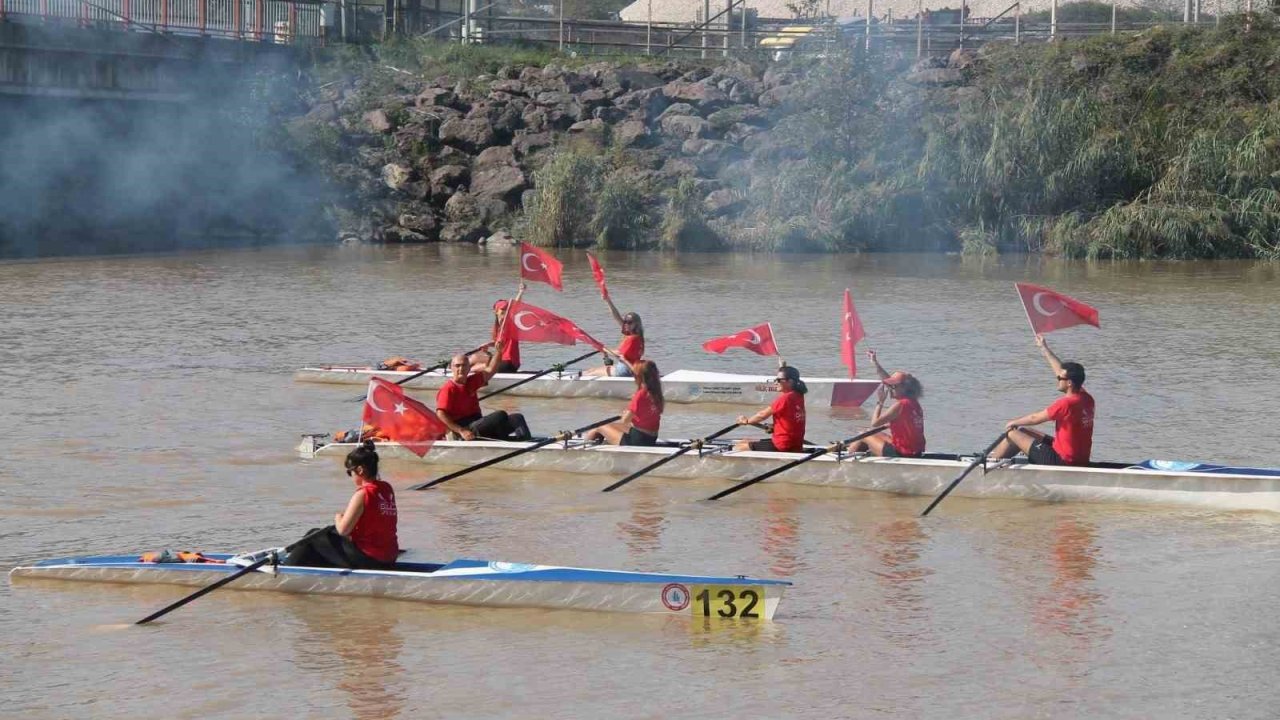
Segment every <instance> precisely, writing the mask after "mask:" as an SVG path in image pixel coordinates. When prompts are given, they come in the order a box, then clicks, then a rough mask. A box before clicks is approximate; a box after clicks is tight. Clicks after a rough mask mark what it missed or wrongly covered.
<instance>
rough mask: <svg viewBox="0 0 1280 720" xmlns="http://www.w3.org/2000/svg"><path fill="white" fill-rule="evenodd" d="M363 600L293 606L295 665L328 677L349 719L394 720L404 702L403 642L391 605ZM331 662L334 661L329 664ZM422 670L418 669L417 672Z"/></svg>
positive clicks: (337, 600) (340, 600)
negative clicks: (298, 626)
mask: <svg viewBox="0 0 1280 720" xmlns="http://www.w3.org/2000/svg"><path fill="white" fill-rule="evenodd" d="M387 605H388V604H387V602H386V601H380V600H366V599H362V598H334V599H332V600H331V601H330V600H329V599H327V598H326V599H323V600H319V599H317V598H307V599H306V601H305V602H300V603H297V604H296V605H295V606H294V608H293V613H292V615H293V617H295V618H297V619H298V620H300V621H301V624H302V626H303V627H302V628H301V630H300V631H299V632H297V633H296V634H295V635H294V638H295V639H294V643H295V645H296V650H297V656H296V659H295V663H296V665H297V666H298V667H300V668H303V669H306V670H311V671H315V672H317V673H320V674H323V675H332V676H333V680H332V682H331V683H329V684H331V685H332V686H333V687H336V688H337V689H339V690H341V691H342V692H343V694H344V695H345V697H346V702H347V707H348V708H350V710H351V715H352V717H356V718H361V719H362V720H364V719H367V720H375V719H377V718H394V717H399V716H400V715H401V714H402V713H403V711H404V709H405V704H406V702H407V701H408V689H407V688H406V687H404V685H403V684H402V683H401V682H400V680H401V679H402V678H404V677H405V676H406V673H405V669H404V667H403V666H402V665H400V663H399V662H398V660H399V657H400V652H401V650H402V649H403V647H404V638H403V637H401V636H400V634H399V632H397V628H396V625H397V621H396V618H395V616H394V615H392V614H390V613H391V612H393V611H394V609H395V608H394V607H392V608H388V606H387ZM333 658H336V659H337V660H338V661H339V662H337V663H334V662H333ZM419 670H421V668H419Z"/></svg>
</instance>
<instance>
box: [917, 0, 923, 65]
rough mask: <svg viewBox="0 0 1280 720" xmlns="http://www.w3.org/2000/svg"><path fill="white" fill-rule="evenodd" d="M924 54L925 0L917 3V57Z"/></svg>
mask: <svg viewBox="0 0 1280 720" xmlns="http://www.w3.org/2000/svg"><path fill="white" fill-rule="evenodd" d="M923 55H924V0H920V1H919V2H918V3H916V59H917V60H919V59H920V58H921V57H922V56H923Z"/></svg>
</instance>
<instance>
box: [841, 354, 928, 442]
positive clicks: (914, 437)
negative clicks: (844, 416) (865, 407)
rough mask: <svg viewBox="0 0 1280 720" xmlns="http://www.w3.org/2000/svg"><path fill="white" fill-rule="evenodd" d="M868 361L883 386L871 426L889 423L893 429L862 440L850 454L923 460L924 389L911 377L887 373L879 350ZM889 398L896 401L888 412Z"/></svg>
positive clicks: (879, 391) (901, 372)
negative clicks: (887, 400)
mask: <svg viewBox="0 0 1280 720" xmlns="http://www.w3.org/2000/svg"><path fill="white" fill-rule="evenodd" d="M867 357H868V358H870V359H871V362H872V363H873V364H874V365H875V366H876V372H877V373H878V374H879V375H880V383H881V385H880V388H879V389H878V390H877V391H876V397H877V401H876V409H875V412H873V413H872V414H871V426H872V427H875V426H877V425H884V424H885V423H888V424H889V429H888V430H883V431H881V432H878V433H876V434H875V435H871V436H870V437H867V438H864V439H862V440H859V441H858V442H856V443H854V444H853V445H850V446H849V450H850V451H852V452H859V451H867V452H870V453H871V454H872V455H878V456H880V457H920V456H921V455H923V454H924V447H925V439H924V408H923V407H921V406H920V397H921V396H923V395H924V387H923V386H921V385H920V381H919V380H917V379H916V378H915V376H914V375H912V374H911V373H907V372H903V371H901V370H898V371H896V372H894V373H889V372H888V371H886V370H885V369H884V366H882V365H881V364H880V360H879V359H877V357H876V351H875V350H868V351H867ZM886 389H887V390H886ZM886 394H891V395H893V398H894V403H893V405H891V406H890V407H889V409H888V410H885V409H884V401H885V398H886Z"/></svg>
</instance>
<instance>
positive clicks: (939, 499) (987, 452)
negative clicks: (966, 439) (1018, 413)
mask: <svg viewBox="0 0 1280 720" xmlns="http://www.w3.org/2000/svg"><path fill="white" fill-rule="evenodd" d="M1008 434H1009V431H1008V430H1005V431H1004V432H1002V433H1000V437H998V438H996V439H995V442H993V443H991V444H990V445H988V446H987V449H986V450H983V451H982V454H980V455H978V457H976V458H974V460H973V462H971V463H969V467H967V468H965V469H964V472H962V473H960V476H959V477H957V478H956V479H955V480H952V481H951V484H950V485H948V486H947V488H946V489H945V490H943V491H942V492H941V493H938V497H936V498H934V499H933V502H931V503H929V507H927V508H925V509H924V512H922V513H920V517H924V516H926V515H928V514H929V513H931V512H933V509H934V508H935V507H937V506H938V503H940V502H942V498H944V497H946V496H948V495H950V494H951V491H952V490H955V489H956V486H957V485H959V484H960V481H961V480H963V479H964V478H965V476H966V475H968V474H969V473H970V472H972V471H973V469H974V468H976V467H978V465H980V464H982V463H984V462H986V460H987V456H988V455H990V454H991V451H992V450H995V449H996V446H997V445H999V444H1000V442H1001V441H1002V440H1004V439H1005V437H1006V436H1008Z"/></svg>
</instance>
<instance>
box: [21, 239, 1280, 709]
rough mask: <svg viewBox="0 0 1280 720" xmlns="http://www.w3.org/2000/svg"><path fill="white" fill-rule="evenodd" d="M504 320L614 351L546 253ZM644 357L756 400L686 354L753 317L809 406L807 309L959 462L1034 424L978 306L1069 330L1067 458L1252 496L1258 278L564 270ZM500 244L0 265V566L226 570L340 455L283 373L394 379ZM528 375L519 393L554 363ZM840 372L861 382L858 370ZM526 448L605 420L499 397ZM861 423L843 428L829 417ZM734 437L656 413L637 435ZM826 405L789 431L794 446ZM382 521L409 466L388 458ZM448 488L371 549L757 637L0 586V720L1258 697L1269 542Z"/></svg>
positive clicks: (851, 497)
mask: <svg viewBox="0 0 1280 720" xmlns="http://www.w3.org/2000/svg"><path fill="white" fill-rule="evenodd" d="M565 259H566V289H565V292H564V293H555V292H553V291H551V290H550V289H549V288H547V287H545V286H535V287H533V288H532V289H531V290H530V291H529V294H528V298H527V299H528V300H529V301H530V302H533V303H535V304H538V305H542V306H545V307H548V308H550V309H553V310H556V311H558V312H560V313H562V314H564V315H567V316H569V317H572V318H573V319H575V320H577V321H578V322H579V323H580V324H582V325H583V326H584V327H585V328H587V329H588V330H589V331H592V332H593V333H595V334H597V335H598V336H600V337H601V338H602V339H607V340H608V341H611V342H614V341H616V335H617V333H616V328H615V326H614V325H613V323H612V321H611V320H610V319H609V317H608V314H607V310H606V309H605V307H604V305H603V304H602V303H601V302H600V300H599V297H598V295H597V293H596V291H595V289H594V287H593V285H592V283H591V278H590V272H589V270H588V268H587V264H586V259H585V257H584V256H582V255H578V254H568V253H566V254H565ZM604 262H605V266H606V271H607V273H608V277H609V283H610V288H611V290H612V293H613V295H614V297H615V298H616V299H617V300H618V301H619V304H620V307H621V309H622V310H624V311H626V310H628V309H634V310H636V311H638V312H639V313H641V315H642V316H643V318H644V321H645V325H646V328H647V330H648V333H649V342H648V345H649V355H650V356H651V357H653V358H655V359H656V360H657V361H658V363H659V365H660V367H661V368H662V369H663V370H664V371H670V370H675V369H678V368H691V369H717V370H725V371H741V372H769V371H770V370H771V368H772V365H771V361H770V360H769V359H765V358H759V357H756V356H754V355H750V354H748V353H745V352H740V351H730V353H728V354H726V355H724V356H719V357H717V356H711V355H707V354H705V353H703V352H702V351H701V350H700V349H699V344H700V343H701V342H702V341H704V340H706V339H708V338H710V337H713V336H716V335H721V334H726V333H729V332H732V331H736V330H738V329H741V328H743V327H747V326H748V325H751V324H755V323H758V322H764V321H766V320H768V321H772V322H773V324H774V328H775V330H776V332H777V335H778V341H779V343H780V345H781V348H782V350H783V352H784V354H785V355H786V357H787V359H788V360H789V361H790V362H791V364H793V365H795V366H797V367H799V368H800V369H801V370H802V371H803V372H804V373H806V374H809V375H840V374H841V373H842V368H841V366H840V363H839V349H838V346H837V330H836V326H837V322H838V319H839V307H840V293H841V291H842V290H843V289H844V288H845V287H846V286H848V287H851V288H852V289H853V292H854V297H855V301H856V303H857V306H858V310H859V312H860V314H861V316H862V318H863V321H864V324H865V325H866V328H867V331H868V333H869V337H868V339H867V340H866V341H864V342H863V344H862V345H861V347H862V348H867V347H874V348H876V349H878V350H879V351H880V354H881V358H882V360H883V361H884V362H885V364H886V365H887V366H889V367H890V368H905V369H908V370H911V371H912V372H914V373H916V374H917V375H918V376H919V377H920V378H921V379H922V381H923V382H924V384H925V388H926V396H925V399H924V407H925V410H926V415H927V423H928V424H927V429H928V438H929V445H930V449H934V450H939V451H971V450H976V449H978V448H980V447H982V446H984V445H985V444H986V443H987V442H988V441H989V439H990V437H992V436H993V434H994V433H995V432H996V431H998V430H999V429H1000V427H1001V426H1002V424H1003V422H1004V421H1006V420H1008V419H1010V418H1012V417H1015V416H1017V415H1020V414H1023V413H1025V412H1029V411H1031V410H1035V409H1039V408H1042V407H1044V406H1045V405H1047V404H1048V403H1049V402H1050V401H1052V400H1053V399H1054V383H1053V376H1052V374H1051V373H1050V371H1049V370H1048V368H1047V366H1046V365H1045V364H1044V363H1043V361H1042V360H1041V359H1040V357H1039V356H1038V354H1037V353H1036V349H1035V347H1034V345H1033V343H1032V339H1031V333H1030V330H1029V329H1028V327H1027V322H1026V319H1025V317H1024V316H1023V314H1022V310H1021V307H1020V305H1019V304H1018V300H1017V297H1016V295H1015V294H1014V291H1013V288H1012V283H1013V282H1014V281H1015V280H1029V281H1032V282H1039V283H1042V284H1045V285H1049V286H1051V287H1054V288H1056V289H1059V290H1061V291H1063V292H1067V293H1070V294H1072V295H1075V296H1076V297H1079V298H1080V299H1082V300H1085V301H1087V302H1090V303H1092V304H1094V305H1096V306H1097V307H1098V308H1099V309H1100V311H1101V315H1102V328H1101V329H1100V330H1093V329H1088V328H1076V329H1071V330H1066V331H1062V332H1059V333H1054V334H1053V335H1051V336H1050V342H1051V344H1052V345H1053V346H1054V347H1055V349H1057V350H1058V351H1059V352H1060V354H1061V355H1062V357H1063V358H1064V359H1067V358H1076V359H1079V360H1081V361H1082V362H1083V363H1084V364H1085V366H1086V368H1087V369H1088V372H1089V380H1088V387H1089V388H1090V389H1091V390H1092V392H1093V393H1094V395H1095V397H1096V398H1097V401H1098V432H1097V440H1096V444H1095V456H1096V457H1097V458H1098V459H1105V460H1125V461H1131V460H1139V459H1143V458H1166V459H1187V460H1205V461H1218V462H1226V463H1238V464H1251V465H1271V466H1275V465H1280V430H1278V426H1277V423H1276V422H1275V419H1274V412H1275V410H1274V409H1275V407H1276V406H1277V404H1278V403H1277V399H1278V395H1280V390H1277V385H1276V377H1277V375H1278V373H1277V370H1278V369H1280V317H1278V316H1277V307H1278V306H1277V302H1276V298H1277V291H1278V290H1280V282H1278V281H1277V267H1276V266H1274V265H1265V264H1250V263H1236V262H1213V263H1143V264H1097V265H1094V264H1084V263H1073V262H1057V261H1044V260H1039V259H1027V258H1008V259H1002V260H999V261H989V262H985V263H974V262H966V261H963V260H961V259H959V258H956V257H947V256H930V255H881V256H862V257H831V256H794V257H792V256H787V257H775V256H750V255H696V256H663V255H630V254H625V253H609V254H608V255H606V256H605V257H604ZM515 275H516V258H515V256H514V254H513V253H512V252H511V251H510V250H506V249H490V250H485V249H479V250H477V249H475V248H455V247H425V248H404V249H397V248H372V249H369V248H300V249H298V248H294V249H279V250H258V251H236V252H220V253H209V254H195V255H181V256H163V257H126V258H108V259H78V260H65V261H41V262H23V263H9V264H0V311H2V312H3V314H2V317H3V327H4V335H3V338H4V339H3V342H2V343H0V378H2V379H3V391H2V392H0V417H3V418H4V424H3V427H4V429H5V432H4V436H5V439H6V451H5V453H4V457H3V459H2V460H0V494H2V495H0V498H2V500H3V502H0V515H2V524H0V566H3V569H4V570H7V569H8V568H10V567H12V566H14V565H18V564H23V563H27V562H31V561H34V560H37V559H41V558H47V557H55V556H65V555H72V554H102V553H115V552H133V551H141V550H148V549H159V548H164V547H171V548H178V549H201V550H207V551H209V550H249V549H257V548H261V547H267V546H271V545H278V544H283V543H285V542H288V541H289V540H292V539H293V538H294V537H296V536H297V535H299V534H300V533H301V532H304V531H305V530H306V529H307V528H309V527H311V526H313V525H316V524H319V523H323V522H326V521H327V520H328V519H329V518H331V517H332V515H333V513H334V512H335V511H336V510H338V509H339V508H340V507H341V506H342V504H343V503H344V502H345V500H346V498H347V497H348V496H349V494H350V488H349V485H348V482H349V481H348V480H347V478H346V477H345V476H344V475H342V473H341V472H340V471H339V469H338V467H337V465H335V464H334V463H332V462H330V461H305V460H301V459H299V458H298V457H296V455H295V454H294V452H293V446H294V444H295V443H296V441H297V439H298V435H299V434H300V433H302V432H307V431H331V430H335V429H338V428H342V427H347V426H351V425H353V424H354V423H355V422H357V420H358V413H359V405H358V404H355V403H351V402H349V399H350V398H351V397H353V396H354V395H358V394H359V388H352V387H339V386H332V387H328V386H318V385H300V384H295V383H294V382H293V381H292V380H291V378H290V374H291V371H292V370H293V369H294V368H296V367H298V366H300V365H302V364H304V363H313V362H351V361H358V362H365V361H370V360H376V359H379V358H381V357H385V356H388V355H392V354H408V355H414V356H418V357H422V358H425V359H428V360H434V359H436V358H438V357H441V356H443V355H444V354H445V353H447V352H448V351H450V350H456V349H461V348H465V347H470V346H472V345H475V344H477V343H478V342H479V341H481V340H483V339H484V337H485V333H486V330H487V326H486V323H487V320H488V308H489V305H490V304H491V303H492V301H493V300H494V299H495V298H497V297H500V296H502V295H503V294H509V292H510V291H512V290H514V286H515ZM580 352H581V351H578V350H577V349H576V348H557V347H551V346H541V347H535V346H528V345H526V346H525V348H524V357H525V364H526V367H538V366H545V365H547V364H550V363H552V362H556V361H559V360H563V359H567V358H569V357H573V356H574V355H577V354H580ZM869 370H870V368H869V367H864V368H863V369H862V373H863V374H869ZM495 406H502V407H508V408H517V407H518V408H520V409H521V410H522V411H524V412H525V413H526V414H527V415H528V416H529V418H530V421H531V424H532V425H533V427H534V430H535V432H552V431H555V430H558V429H562V428H566V427H576V426H578V425H582V424H585V423H586V422H588V421H590V420H593V419H596V418H598V417H603V416H606V415H609V414H612V413H613V412H616V411H617V410H619V409H620V406H621V403H611V402H605V401H579V402H574V403H564V402H556V401H553V400H533V399H521V398H513V399H508V400H503V401H502V402H501V403H496V404H495ZM868 409H869V408H868ZM742 410H743V408H739V407H736V406H730V405H711V406H675V407H673V409H672V410H671V411H670V412H669V413H668V415H667V417H666V418H665V419H664V427H663V429H664V434H666V435H672V436H678V435H684V436H688V435H698V434H705V433H707V432H710V431H712V430H715V429H718V428H720V427H722V426H723V425H725V424H727V422H729V421H731V420H732V418H733V417H734V416H735V415H736V414H737V413H739V412H741V411H742ZM865 423H866V417H865V413H864V412H861V411H839V412H832V411H830V410H828V409H825V408H817V407H814V408H811V410H810V431H809V436H810V437H811V438H813V439H815V440H816V439H824V440H825V439H834V438H836V437H841V436H847V435H850V434H852V432H851V430H853V429H855V428H858V427H862V426H864V425H865ZM385 475H386V477H387V478H388V479H389V480H390V481H391V482H392V483H393V484H394V485H396V486H397V487H398V488H401V489H402V490H403V488H404V487H405V486H407V485H409V484H411V483H413V482H415V481H420V480H422V479H424V475H425V472H424V471H423V470H422V469H420V468H415V467H413V466H410V465H404V464H389V465H388V467H387V468H386V473H385ZM613 479H615V478H608V477H583V476H567V475H566V476H560V475H556V474H552V473H545V474H535V473H504V472H501V471H486V472H483V473H477V474H475V475H473V476H469V477H467V478H465V479H462V478H460V479H458V480H456V481H454V482H451V483H448V484H446V485H444V486H441V487H440V488H438V489H436V490H433V491H430V492H423V493H409V492H404V491H402V492H401V494H400V511H401V521H400V533H401V539H402V544H403V545H405V546H406V547H409V548H412V549H413V552H414V553H415V556H417V557H422V558H431V559H436V560H448V559H451V558H454V557H461V556H470V557H484V558H490V559H502V560H511V561H523V562H543V563H552V564H566V565H582V566H590V567H604V568H620V569H638V570H655V571H676V572H690V573H715V574H737V573H745V574H758V575H768V576H774V577H780V578H785V579H789V580H791V581H793V582H794V583H795V587H794V588H793V589H792V590H791V591H790V592H789V594H788V595H787V596H786V598H785V599H784V601H783V604H782V606H781V609H780V611H779V614H778V617H777V619H776V621H775V622H773V623H763V624H759V623H749V622H735V621H714V622H704V621H702V620H691V619H689V618H685V617H637V616H626V615H611V614H594V613H576V612H552V611H540V610H486V609H471V608H457V607H432V606H425V605H418V604H412V603H400V602H386V601H376V600H368V599H340V598H319V597H294V596H287V595H278V594H272V593H236V592H229V591H219V592H217V593H215V594H213V595H210V596H208V597H206V598H204V599H202V600H200V601H198V602H197V603H194V604H192V605H191V606H189V607H187V608H185V609H183V610H181V611H179V612H177V613H174V614H173V615H170V616H169V617H166V618H165V619H163V621H161V622H157V623H156V624H155V625H153V626H149V627H146V628H133V627H127V626H126V624H127V623H129V622H132V621H133V620H136V619H137V618H139V617H141V616H143V615H146V614H147V613H149V612H151V611H152V610H154V609H157V608H158V607H161V606H163V605H164V604H167V603H168V602H171V601H172V600H174V599H176V598H178V597H180V596H181V595H182V594H183V591H182V590H180V589H176V588H163V587H126V586H110V585H92V584H77V583H58V582H39V581H20V582H17V583H13V584H10V583H0V637H2V638H3V652H0V688H3V693H4V704H3V709H0V715H5V716H21V717H59V718H60V717H97V718H103V717H129V718H146V717H192V718H194V717H294V716H306V717H325V718H327V717H335V718H342V717H359V718H387V717H513V718H514V717H522V718H524V717H553V716H554V717H563V718H570V717H572V718H598V717H647V718H648V717H651V718H658V717H684V718H688V717H709V718H711V717H714V718H720V717H746V716H757V717H809V718H832V717H849V718H881V717H907V718H957V717H973V718H979V717H980V718H1032V717H1035V718H1077V717H1124V718H1146V717H1167V718H1206V717H1214V718H1220V717H1221V718H1225V717H1231V718H1269V717H1274V716H1275V706H1276V701H1277V700H1278V699H1280V691H1277V690H1276V689H1275V687H1274V683H1273V682H1272V681H1271V680H1272V678H1273V676H1274V672H1275V667H1276V666H1277V661H1278V660H1280V648H1278V647H1277V642H1278V641H1280V632H1278V630H1277V622H1276V620H1275V611H1274V608H1275V602H1274V598H1275V596H1276V595H1277V592H1278V591H1280V574H1278V573H1277V571H1276V567H1277V561H1278V560H1280V517H1276V516H1272V515H1268V514H1256V513H1220V512H1208V511H1195V510H1182V509H1169V508H1154V507H1124V506H1102V505H1082V504H1059V505H1051V504H1041V503H1032V502H1013V501H989V500H982V501H979V500H971V499H964V498H950V499H948V500H947V501H946V502H945V503H944V504H943V505H942V506H940V507H939V509H938V510H937V511H935V514H934V515H932V516H930V517H929V518H928V519H927V520H926V521H920V520H918V519H917V517H916V515H917V514H918V512H919V511H920V509H921V508H922V505H923V504H924V503H925V502H926V501H927V499H922V498H918V497H899V496H894V495H888V494H877V493H869V492H858V491H852V490H841V489H832V488H806V487H799V486H790V485H784V484H778V485H774V484H764V485H760V486H757V487H754V488H752V489H751V490H749V491H744V492H742V493H739V494H738V495H736V496H734V497H733V498H732V499H731V500H726V501H724V502H721V503H718V504H715V505H709V504H706V503H701V502H698V500H699V499H700V498H703V497H705V496H707V495H709V494H711V493H712V492H715V491H716V490H718V489H722V488H723V487H725V485H724V483H721V482H716V481H711V480H707V481H684V482H669V481H663V480H659V479H652V480H648V479H642V480H639V481H636V482H635V483H633V484H632V485H631V486H629V487H628V488H627V489H626V490H624V491H619V492H616V493H611V494H602V493H600V492H598V490H599V488H601V487H603V486H605V485H607V484H609V483H610V482H611V481H612V480H613Z"/></svg>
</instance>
